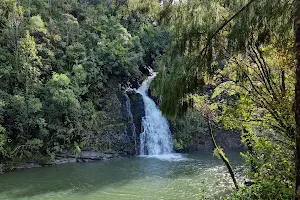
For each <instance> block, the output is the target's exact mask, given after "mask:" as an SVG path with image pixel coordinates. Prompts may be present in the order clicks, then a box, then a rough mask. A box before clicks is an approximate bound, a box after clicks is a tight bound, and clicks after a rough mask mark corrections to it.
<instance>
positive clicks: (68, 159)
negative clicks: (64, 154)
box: [55, 158, 77, 165]
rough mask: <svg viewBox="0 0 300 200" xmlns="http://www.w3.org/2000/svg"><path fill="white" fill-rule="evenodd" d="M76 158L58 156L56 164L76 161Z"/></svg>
mask: <svg viewBox="0 0 300 200" xmlns="http://www.w3.org/2000/svg"><path fill="white" fill-rule="evenodd" d="M76 162H77V160H76V158H58V159H56V160H55V164H56V165H61V164H67V163H76Z"/></svg>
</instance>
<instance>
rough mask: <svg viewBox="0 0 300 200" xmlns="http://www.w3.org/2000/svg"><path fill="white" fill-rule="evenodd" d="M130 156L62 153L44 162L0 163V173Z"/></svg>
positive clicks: (122, 154) (111, 153)
mask: <svg viewBox="0 0 300 200" xmlns="http://www.w3.org/2000/svg"><path fill="white" fill-rule="evenodd" d="M129 156H131V155H129V154H127V153H123V152H101V151H81V152H80V153H79V154H78V155H74V154H71V153H64V154H60V155H57V156H56V157H55V159H53V160H51V159H49V160H44V161H34V160H32V161H27V162H13V161H10V162H5V163H0V173H4V172H9V171H14V170H22V169H31V168H39V167H45V166H55V165H63V164H68V163H83V162H93V161H105V160H111V159H114V158H122V157H129Z"/></svg>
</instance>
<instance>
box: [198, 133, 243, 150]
mask: <svg viewBox="0 0 300 200" xmlns="http://www.w3.org/2000/svg"><path fill="white" fill-rule="evenodd" d="M214 137H215V140H216V143H217V145H218V146H220V147H221V148H223V149H224V150H225V151H243V150H245V147H244V145H243V144H242V142H241V137H240V133H238V132H234V131H226V130H214ZM195 150H202V151H213V150H214V145H213V143H212V141H211V137H210V135H209V132H208V129H207V131H206V133H205V134H204V136H203V137H202V139H200V141H199V143H198V145H197V146H195Z"/></svg>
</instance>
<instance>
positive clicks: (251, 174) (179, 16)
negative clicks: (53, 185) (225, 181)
mask: <svg viewBox="0 0 300 200" xmlns="http://www.w3.org/2000/svg"><path fill="white" fill-rule="evenodd" d="M0 44H1V45H0V94H1V95H0V161H1V162H3V163H15V162H24V161H27V160H37V161H39V162H45V161H46V162H47V161H48V160H51V159H52V160H54V159H55V157H56V155H59V154H61V153H63V152H67V151H71V152H73V153H74V154H76V153H78V152H80V151H81V150H85V149H93V150H99V151H108V150H110V151H111V150H117V149H118V148H119V146H120V145H119V144H118V143H114V142H113V141H111V140H114V139H113V138H114V137H117V136H116V135H117V134H120V133H121V132H122V131H123V130H124V128H126V126H127V125H128V122H127V121H126V119H125V120H124V117H122V113H120V109H121V107H122V104H123V103H122V99H123V98H124V92H126V91H127V90H128V89H129V88H130V89H134V88H136V89H137V88H138V87H139V86H140V84H141V82H142V81H143V80H144V79H145V78H146V77H147V76H148V75H150V74H151V71H152V70H154V71H157V72H158V73H157V77H156V78H155V79H154V80H153V84H151V93H152V94H151V95H152V96H153V98H154V99H156V100H157V104H158V106H159V108H160V109H161V110H162V112H163V113H164V114H165V115H166V116H167V117H168V119H169V121H170V123H171V125H172V127H173V128H172V129H173V142H174V147H175V149H176V150H178V151H185V150H187V149H189V148H191V149H192V147H191V146H193V145H192V143H193V144H194V143H197V142H198V141H199V140H201V139H199V138H201V137H202V136H203V134H204V132H209V133H210V136H211V139H212V141H213V144H214V149H215V150H214V154H215V155H216V156H217V157H219V158H220V159H221V160H223V161H224V163H225V164H226V166H227V168H228V170H229V173H230V174H231V177H232V180H233V182H234V184H235V187H236V190H234V191H233V193H232V194H231V195H229V196H227V197H226V198H228V199H295V200H296V199H297V200H299V199H300V122H299V120H300V93H299V92H300V88H299V87H300V53H299V52H300V48H299V45H300V1H299V0H294V1H293V0H231V1H229V0H201V1H200V0H178V1H172V0H162V1H158V0H106V1H104V0H47V1H46V0H42V1H41V0H22V1H18V0H0ZM295 55H296V56H295ZM295 86H296V87H295ZM295 88H296V89H295ZM295 97H296V98H295ZM225 129H226V130H230V131H233V132H236V133H238V134H240V137H241V141H242V143H243V144H244V146H245V149H246V150H245V151H244V152H243V153H242V155H243V158H244V160H245V163H246V170H247V178H248V179H249V180H251V181H249V182H247V183H238V181H237V180H236V178H235V172H234V171H233V170H232V168H231V165H230V161H229V160H228V158H227V157H226V155H225V153H226V152H225V150H224V149H226V147H223V146H222V147H221V146H219V145H218V143H217V142H216V141H215V140H214V137H217V134H218V132H219V131H220V130H225ZM217 130H218V131H217ZM107 137H109V139H104V138H107ZM96 138H98V139H97V140H96ZM99 138H101V139H99ZM129 153H131V154H136V152H134V153H132V151H129ZM224 173H228V172H227V171H224Z"/></svg>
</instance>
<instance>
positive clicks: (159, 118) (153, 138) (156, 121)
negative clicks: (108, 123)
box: [137, 73, 173, 155]
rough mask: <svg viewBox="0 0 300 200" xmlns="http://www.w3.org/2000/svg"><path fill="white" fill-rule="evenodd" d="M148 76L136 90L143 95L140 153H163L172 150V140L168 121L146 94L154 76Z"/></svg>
mask: <svg viewBox="0 0 300 200" xmlns="http://www.w3.org/2000/svg"><path fill="white" fill-rule="evenodd" d="M155 75H156V74H155V73H154V74H153V75H152V76H150V77H148V78H147V79H146V80H145V81H144V82H143V84H142V85H141V87H140V88H139V89H138V90H137V92H138V93H140V94H141V95H142V97H143V101H144V106H145V116H144V117H143V119H142V127H143V132H142V133H141V135H140V155H165V154H171V153H172V152H173V142H172V136H171V131H170V129H169V123H168V121H167V119H166V118H165V117H164V116H163V115H162V113H161V111H160V110H159V109H158V107H157V106H156V104H155V102H154V101H153V100H152V99H151V98H150V97H149V96H148V88H149V85H150V83H151V81H152V80H153V79H154V78H155Z"/></svg>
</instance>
